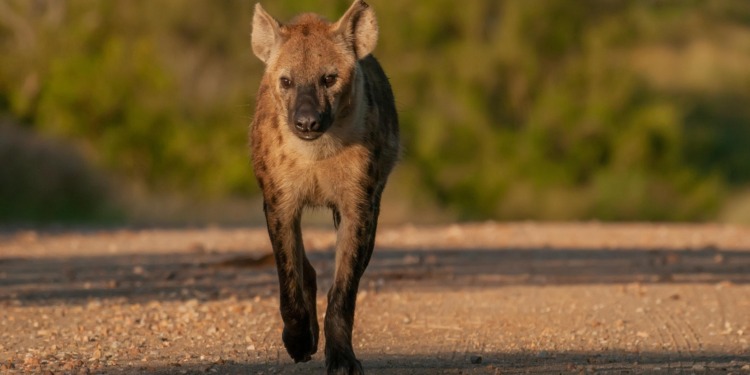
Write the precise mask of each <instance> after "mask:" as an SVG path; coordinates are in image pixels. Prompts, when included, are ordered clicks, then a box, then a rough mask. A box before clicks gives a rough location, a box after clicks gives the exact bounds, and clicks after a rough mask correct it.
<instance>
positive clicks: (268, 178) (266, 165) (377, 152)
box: [251, 0, 399, 374]
mask: <svg viewBox="0 0 750 375" xmlns="http://www.w3.org/2000/svg"><path fill="white" fill-rule="evenodd" d="M377 38H378V25H377V22H376V20H375V12H374V11H373V9H372V8H370V7H369V6H368V5H367V4H366V3H365V2H364V1H361V0H356V1H354V3H353V4H352V5H351V7H350V8H349V9H348V10H347V11H346V13H345V14H344V15H343V16H342V17H341V19H339V20H338V21H336V22H333V23H331V22H328V21H326V20H325V19H323V18H322V17H320V16H318V15H315V14H302V15H300V16H297V17H296V18H295V19H293V20H292V21H291V22H289V23H286V24H282V23H280V22H279V21H277V20H276V19H274V18H273V17H272V16H270V15H269V14H268V13H266V12H265V10H264V9H263V8H262V7H261V6H260V4H258V5H256V7H255V14H254V17H253V32H252V47H253V52H254V53H255V55H256V56H257V57H258V58H259V59H261V60H262V61H263V62H264V63H265V66H266V69H265V74H264V75H263V78H262V80H261V83H260V89H259V91H258V96H257V107H256V111H255V117H254V119H253V124H252V130H251V144H252V154H253V166H254V169H255V175H256V177H257V179H258V184H259V186H260V188H261V190H262V191H263V202H264V205H263V207H264V211H265V214H266V224H267V226H268V234H269V236H270V238H271V243H272V246H273V251H274V255H275V259H276V266H277V270H278V275H279V285H280V303H281V317H282V320H283V321H284V331H283V334H282V340H283V342H284V346H286V349H287V351H288V352H289V354H290V355H291V357H292V358H293V359H294V360H295V361H296V362H300V361H303V362H304V361H308V360H310V357H311V355H312V354H314V353H315V352H316V351H317V347H318V331H319V330H318V320H317V313H316V308H315V295H316V291H317V287H316V281H315V270H314V269H313V267H312V265H311V264H310V262H309V261H308V259H307V256H306V255H305V250H304V248H303V244H302V234H301V230H300V216H301V214H302V211H303V209H304V208H305V207H327V208H330V209H331V210H332V211H333V222H334V226H335V227H336V229H337V231H338V232H337V239H336V266H335V273H334V281H333V285H332V287H331V289H330V290H329V291H328V309H327V311H326V315H325V326H324V332H325V337H326V345H325V357H326V367H327V369H328V373H345V374H349V373H355V374H359V373H362V366H361V364H360V363H359V361H358V360H357V359H356V357H355V355H354V351H353V349H352V325H353V322H354V308H355V302H356V296H357V289H358V287H359V281H360V278H361V277H362V273H363V272H364V271H365V268H366V267H367V263H368V262H369V260H370V256H371V255H372V250H373V246H374V243H375V231H376V227H377V221H378V213H379V210H380V197H381V194H382V192H383V188H384V187H385V183H386V180H387V179H388V174H389V173H390V172H391V170H392V169H393V166H394V164H395V163H396V159H397V158H398V154H399V135H398V133H399V131H398V118H397V114H396V108H395V104H394V99H393V93H392V92H391V86H390V84H389V83H388V79H387V78H386V76H385V74H384V73H383V70H382V68H381V67H380V64H379V63H378V62H377V60H375V58H374V57H373V56H372V55H371V54H370V53H371V52H372V51H373V49H374V48H375V45H376V43H377Z"/></svg>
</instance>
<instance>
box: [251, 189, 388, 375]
mask: <svg viewBox="0 0 750 375" xmlns="http://www.w3.org/2000/svg"><path fill="white" fill-rule="evenodd" d="M381 191H382V188H381V189H378V190H377V192H376V193H375V195H374V196H373V197H370V199H371V200H370V201H369V202H360V204H356V205H354V206H352V207H343V208H342V209H341V210H340V211H339V209H338V208H333V209H334V220H335V224H336V226H337V228H338V235H337V239H336V270H335V274H334V280H333V285H332V286H331V289H330V290H329V291H328V309H327V311H326V317H325V327H324V330H325V336H326V346H325V356H326V368H327V371H328V373H329V374H362V373H363V371H362V365H361V364H360V362H359V361H358V360H357V358H356V356H355V355H354V349H353V348H352V329H353V327H354V310H355V308H356V306H355V305H356V301H357V290H358V289H359V281H360V279H361V277H362V274H363V273H364V271H365V269H366V268H367V264H368V263H369V261H370V256H371V255H372V251H373V247H374V245H375V232H376V229H377V221H378V214H379V207H380V193H381ZM265 212H266V221H267V224H268V233H269V236H270V238H271V244H272V246H273V251H274V256H275V258H276V268H277V271H278V275H279V286H280V293H279V294H280V310H281V318H282V320H283V321H284V331H283V333H282V340H283V342H284V346H285V347H286V349H287V351H288V352H289V355H290V356H291V357H292V358H293V359H294V361H295V362H306V361H309V360H310V357H311V356H312V355H313V354H314V353H315V352H316V351H317V347H318V336H319V327H318V321H317V313H316V304H315V301H316V297H315V296H316V292H317V286H316V280H315V277H316V275H315V270H314V269H313V267H312V265H311V264H310V262H309V260H308V259H307V256H306V255H305V252H304V248H303V245H302V233H301V228H300V214H299V213H298V212H297V213H294V214H293V215H287V214H285V213H284V212H279V211H276V210H274V209H273V208H272V207H269V206H266V207H265Z"/></svg>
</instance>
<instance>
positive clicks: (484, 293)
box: [0, 223, 750, 374]
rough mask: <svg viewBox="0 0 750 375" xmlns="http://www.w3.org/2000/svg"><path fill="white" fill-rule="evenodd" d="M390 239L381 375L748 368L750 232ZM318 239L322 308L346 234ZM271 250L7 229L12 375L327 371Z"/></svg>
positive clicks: (5, 281) (376, 319) (162, 236)
mask: <svg viewBox="0 0 750 375" xmlns="http://www.w3.org/2000/svg"><path fill="white" fill-rule="evenodd" d="M378 236H379V237H378V241H377V248H376V250H375V255H374V257H373V259H372V262H371V263H370V267H369V268H368V271H367V272H366V274H365V278H364V279H363V282H362V284H361V286H360V294H359V297H358V305H357V316H356V323H355V332H354V346H355V351H356V352H357V354H358V356H359V358H360V359H361V361H362V363H363V365H364V367H365V369H366V371H367V372H368V373H370V374H526V373H531V374H542V373H544V374H548V373H565V374H567V373H573V374H578V373H582V374H593V373H605V374H606V373H612V374H642V373H664V374H670V373H686V374H690V373H697V374H702V373H711V374H713V373H718V374H729V373H734V374H743V373H750V228H744V227H734V226H719V225H649V224H629V225H604V224H596V223H587V224H534V223H518V224H498V223H482V224H471V225H450V226H438V227H411V226H403V227H391V228H383V229H381V230H380V231H379V234H378ZM304 237H305V245H306V248H307V249H308V253H309V256H310V258H311V261H312V263H313V265H314V266H315V267H316V269H317V270H318V283H319V290H320V292H319V296H318V304H319V306H318V308H319V312H321V314H322V313H323V312H324V311H325V305H326V301H325V298H324V295H325V291H326V290H327V289H328V287H329V286H330V283H331V278H332V273H333V269H332V265H333V257H334V254H333V244H334V243H335V234H334V233H333V232H332V231H328V230H321V229H310V230H307V231H306V233H305V236H304ZM269 253H270V244H269V241H268V239H267V235H266V232H265V230H264V229H221V228H209V229H199V230H107V231H94V230H91V231H75V232H72V231H49V232H33V231H23V232H19V231H15V232H7V231H6V232H5V233H0V373H11V374H12V373H46V374H50V373H54V374H60V373H73V374H79V373H82V374H88V373H133V374H140V373H157V374H161V373H164V374H199V373H218V374H225V373H228V374H233V373H236V374H277V373H280V374H285V373H292V374H306V373H322V372H323V370H324V364H323V356H322V346H321V347H320V348H321V350H320V351H319V353H318V354H316V355H315V356H314V357H313V360H312V361H310V362H308V363H303V364H294V363H292V361H291V359H290V358H289V357H288V355H287V354H286V351H285V350H284V348H283V346H282V344H281V327H282V326H281V319H280V317H279V313H278V296H277V293H278V286H277V283H276V272H275V269H274V265H273V261H272V259H271V258H270V257H269V256H268V254H269ZM319 320H320V321H321V324H322V317H319ZM321 338H322V336H321Z"/></svg>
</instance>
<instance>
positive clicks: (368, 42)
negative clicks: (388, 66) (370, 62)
mask: <svg viewBox="0 0 750 375" xmlns="http://www.w3.org/2000/svg"><path fill="white" fill-rule="evenodd" d="M333 27H334V29H335V30H336V31H337V32H339V33H340V34H341V35H343V36H344V38H345V39H346V40H347V41H348V42H349V43H350V45H351V46H352V48H353V49H354V54H355V55H357V59H361V58H363V57H365V56H367V55H369V54H370V53H372V51H373V50H374V49H375V46H376V45H377V44H378V21H377V20H376V19H375V11H374V10H372V8H371V7H370V6H369V5H367V3H365V2H364V1H362V0H354V3H353V4H352V5H351V6H350V7H349V10H347V11H346V13H344V15H343V16H341V19H339V20H338V21H337V22H336V23H335V24H334V25H333Z"/></svg>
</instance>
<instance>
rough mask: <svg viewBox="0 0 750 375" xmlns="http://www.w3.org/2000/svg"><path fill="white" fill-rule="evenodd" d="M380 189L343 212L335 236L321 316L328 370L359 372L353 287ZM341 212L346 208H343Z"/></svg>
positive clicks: (371, 238) (364, 259)
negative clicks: (329, 281)
mask: <svg viewBox="0 0 750 375" xmlns="http://www.w3.org/2000/svg"><path fill="white" fill-rule="evenodd" d="M379 205H380V192H378V193H377V194H376V197H373V201H372V202H370V204H367V205H365V207H361V206H360V207H359V210H358V211H354V212H352V211H349V212H348V213H349V215H346V214H344V215H343V217H342V219H341V221H340V223H339V225H340V226H339V229H338V237H337V240H336V271H335V274H334V280H333V285H332V286H331V290H329V291H328V309H327V311H326V317H325V328H324V329H325V335H326V347H325V354H326V368H327V371H328V373H329V374H362V373H363V371H362V365H361V364H360V362H359V361H358V360H357V358H356V356H355V355H354V350H353V348H352V329H353V326H354V310H355V307H356V306H355V305H356V301H357V290H358V288H359V281H360V278H361V277H362V274H363V273H364V271H365V268H366V267H367V264H368V263H369V261H370V256H371V255H372V250H373V246H374V244H375V232H376V228H377V220H378V211H379ZM344 212H347V211H346V210H344Z"/></svg>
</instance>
